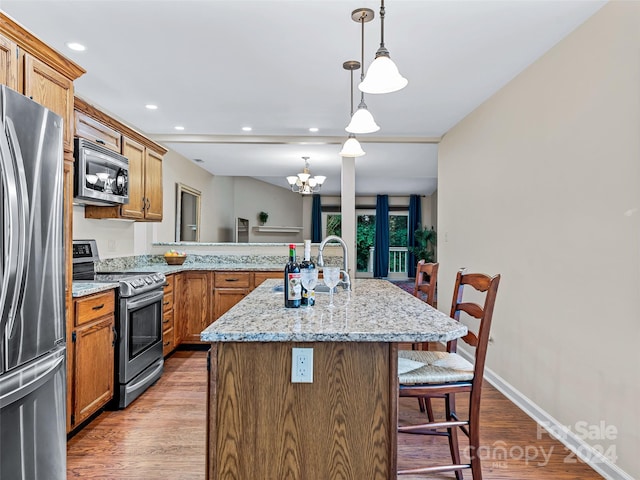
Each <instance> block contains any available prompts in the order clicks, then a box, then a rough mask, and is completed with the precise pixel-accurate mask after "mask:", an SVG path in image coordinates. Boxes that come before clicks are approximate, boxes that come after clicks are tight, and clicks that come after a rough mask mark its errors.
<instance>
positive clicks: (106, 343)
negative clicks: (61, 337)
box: [73, 315, 115, 425]
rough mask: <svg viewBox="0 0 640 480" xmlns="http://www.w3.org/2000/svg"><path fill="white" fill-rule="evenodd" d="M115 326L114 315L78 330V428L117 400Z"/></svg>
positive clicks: (76, 368)
mask: <svg viewBox="0 0 640 480" xmlns="http://www.w3.org/2000/svg"><path fill="white" fill-rule="evenodd" d="M114 325H115V321H114V317H113V315H110V316H106V317H103V318H101V319H99V320H97V321H96V322H94V323H91V324H88V325H84V326H82V327H80V328H78V329H77V330H76V341H75V344H74V350H75V372H74V378H75V401H74V408H73V411H74V417H75V418H74V425H78V424H80V423H81V422H83V421H84V420H86V419H87V418H88V417H89V416H90V415H92V414H93V413H95V412H96V411H98V409H100V408H101V407H103V406H104V405H105V404H106V403H107V402H108V401H109V400H111V398H113V381H114V361H115V360H114V341H115V338H114V331H113V328H114Z"/></svg>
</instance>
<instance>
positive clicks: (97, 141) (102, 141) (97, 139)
mask: <svg viewBox="0 0 640 480" xmlns="http://www.w3.org/2000/svg"><path fill="white" fill-rule="evenodd" d="M96 143H99V144H101V145H106V143H105V142H104V140H102V139H101V138H96Z"/></svg>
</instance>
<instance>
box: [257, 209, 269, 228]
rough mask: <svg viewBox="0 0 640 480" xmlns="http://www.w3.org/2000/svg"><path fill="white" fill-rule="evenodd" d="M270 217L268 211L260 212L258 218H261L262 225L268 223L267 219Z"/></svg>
mask: <svg viewBox="0 0 640 480" xmlns="http://www.w3.org/2000/svg"><path fill="white" fill-rule="evenodd" d="M268 219H269V214H268V213H267V212H260V213H259V214H258V220H260V223H261V224H262V225H264V224H265V223H267V220H268Z"/></svg>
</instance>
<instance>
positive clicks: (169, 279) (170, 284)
mask: <svg viewBox="0 0 640 480" xmlns="http://www.w3.org/2000/svg"><path fill="white" fill-rule="evenodd" d="M165 278H166V279H167V284H166V285H165V286H164V293H168V292H173V287H174V286H175V282H176V280H175V275H167V276H166V277H165Z"/></svg>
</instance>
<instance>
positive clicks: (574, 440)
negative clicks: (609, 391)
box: [458, 348, 634, 480]
mask: <svg viewBox="0 0 640 480" xmlns="http://www.w3.org/2000/svg"><path fill="white" fill-rule="evenodd" d="M458 353H459V354H460V355H461V356H463V357H464V358H465V359H467V360H468V361H470V362H471V363H473V361H474V357H473V355H472V354H471V353H470V352H468V351H466V350H464V349H462V348H458ZM484 378H485V379H486V380H487V381H488V382H489V383H490V384H491V385H493V386H494V387H495V388H496V389H497V390H498V391H499V392H500V393H502V394H503V395H504V396H505V397H507V398H508V399H509V400H510V401H511V402H513V403H514V404H515V405H516V406H517V407H518V408H520V410H522V411H523V412H524V413H526V414H527V415H529V416H530V417H531V418H532V419H533V420H534V421H535V422H536V423H537V424H538V425H540V426H541V427H543V428H545V426H551V429H552V430H553V431H549V430H547V431H548V432H549V435H551V436H553V437H554V438H556V439H557V440H558V441H559V442H560V443H562V444H563V445H564V446H565V447H567V448H568V449H569V450H570V451H571V452H573V453H574V454H575V455H576V457H578V458H580V460H582V461H583V462H584V463H586V464H587V465H589V466H590V467H591V468H593V469H594V470H595V471H596V472H597V473H599V474H600V475H602V476H603V477H604V478H606V479H608V480H634V478H633V477H632V476H631V475H629V474H628V473H627V472H625V471H624V470H622V469H621V468H620V467H619V466H617V465H616V464H615V463H613V462H611V460H609V459H608V458H607V457H606V456H604V455H603V454H602V453H601V452H599V451H597V450H596V449H594V448H593V446H591V445H590V444H588V443H587V442H585V441H584V439H582V438H580V437H579V436H577V435H576V434H575V433H574V432H572V431H567V429H565V428H564V426H563V424H562V423H560V422H559V421H558V420H556V419H555V418H554V417H552V416H551V415H549V414H548V413H547V412H546V411H544V410H543V409H542V408H540V407H539V406H538V405H537V404H536V403H534V402H533V401H532V400H531V399H529V398H528V397H527V396H525V395H524V394H523V393H522V392H520V391H519V390H517V389H516V388H515V387H514V386H513V385H511V384H510V383H509V382H507V381H506V380H505V379H504V378H502V377H500V375H498V374H497V373H495V372H494V371H493V370H491V369H490V368H486V367H485V370H484ZM545 429H546V428H545ZM554 432H562V435H560V436H559V435H554Z"/></svg>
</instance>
